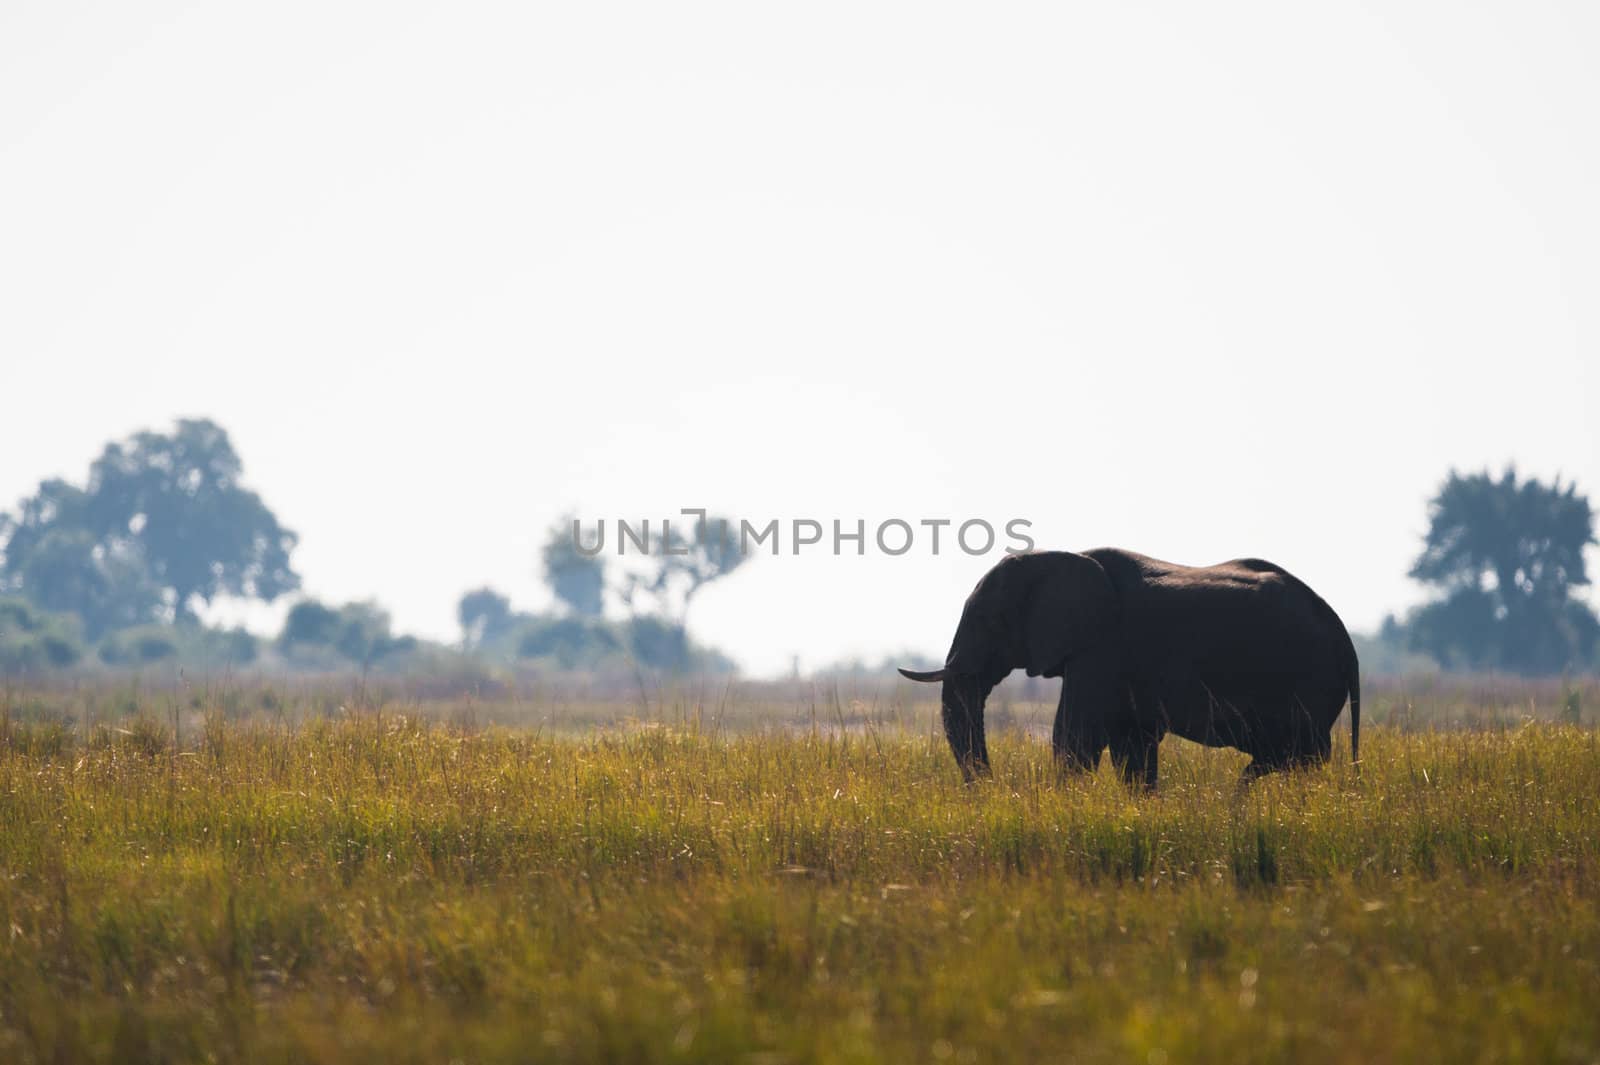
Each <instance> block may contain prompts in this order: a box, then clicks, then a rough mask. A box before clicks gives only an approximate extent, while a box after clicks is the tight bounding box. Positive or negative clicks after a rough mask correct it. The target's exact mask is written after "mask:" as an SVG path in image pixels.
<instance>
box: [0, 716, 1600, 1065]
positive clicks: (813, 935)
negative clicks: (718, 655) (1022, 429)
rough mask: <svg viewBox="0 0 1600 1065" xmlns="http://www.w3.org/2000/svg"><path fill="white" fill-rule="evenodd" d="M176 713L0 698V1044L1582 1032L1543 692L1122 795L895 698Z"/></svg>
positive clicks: (1373, 1039) (284, 1045) (317, 1052)
mask: <svg viewBox="0 0 1600 1065" xmlns="http://www.w3.org/2000/svg"><path fill="white" fill-rule="evenodd" d="M154 705H155V706H156V707H159V706H160V702H159V700H158V701H156V702H155V704H154ZM198 715H199V716H198V717H197V718H195V719H191V720H189V721H188V722H187V723H186V722H185V720H183V719H182V718H180V719H179V722H178V724H179V735H178V737H177V741H176V742H174V737H173V728H172V721H171V720H170V719H168V718H166V717H161V718H159V719H158V718H155V717H150V716H144V715H143V714H142V713H139V712H136V713H135V714H134V715H133V716H131V717H118V718H103V719H101V720H98V721H95V722H93V723H83V721H82V720H80V721H79V722H78V723H75V724H74V723H66V722H64V721H63V720H61V719H59V718H52V716H51V715H50V714H49V713H48V712H44V711H40V712H31V713H30V714H28V715H26V720H23V718H22V717H21V716H18V715H13V716H12V717H10V718H7V719H6V721H5V724H4V728H3V731H0V884H3V888H0V1060H6V1061H17V1062H35V1061H37V1062H50V1061H79V1060H85V1061H118V1062H136V1061H190V1060H216V1061H327V1062H334V1061H441V1062H442V1061H448V1060H461V1061H468V1062H478V1061H482V1062H490V1061H539V1060H553V1061H555V1060H573V1061H596V1060H600V1061H639V1060H685V1061H687V1060H704V1061H738V1060H750V1061H768V1062H776V1061H863V1062H866V1061H893V1062H899V1061H915V1060H935V1061H940V1060H949V1061H956V1062H972V1061H1020V1060H1027V1061H1033V1060H1067V1059H1075V1060H1078V1061H1083V1062H1091V1061H1102V1060H1103V1061H1138V1062H1151V1063H1160V1062H1168V1063H1172V1065H1176V1063H1180V1062H1184V1061H1212V1060H1215V1061H1224V1060H1226V1061H1240V1060H1243V1061H1253V1060H1293V1061H1371V1060H1432V1061H1474V1060H1484V1061H1488V1060H1496V1061H1500V1060H1533V1061H1567V1060H1570V1061H1581V1062H1588V1061H1594V1060H1596V1058H1597V1057H1600V1009H1597V1008H1596V1003H1600V891H1597V888H1600V735H1597V733H1596V732H1595V731H1593V730H1592V729H1590V728H1585V727H1583V726H1581V725H1562V724H1557V723H1553V722H1540V723H1532V722H1530V723H1527V724H1524V725H1520V726H1516V727H1509V728H1489V729H1476V730H1456V731H1406V730H1403V729H1401V728H1398V727H1376V728H1371V729H1368V730H1367V731H1366V734H1365V735H1364V736H1363V740H1362V749H1363V754H1364V755H1365V761H1364V765H1363V771H1362V773H1361V774H1360V776H1359V778H1358V777H1357V776H1356V775H1355V774H1354V773H1353V772H1352V771H1351V769H1350V767H1349V766H1348V765H1345V764H1343V762H1342V761H1336V763H1335V764H1334V765H1332V766H1330V767H1328V768H1327V769H1325V770H1323V771H1319V772H1315V773H1307V774H1300V775H1296V776H1290V777H1278V778H1270V779H1268V780H1265V781H1262V782H1261V783H1260V784H1258V785H1256V786H1255V787H1254V788H1252V789H1251V790H1250V791H1249V792H1247V793H1246V794H1245V795H1243V796H1242V797H1235V795H1234V791H1233V782H1234V777H1235V776H1236V774H1237V772H1238V770H1239V767H1240V765H1241V764H1242V762H1243V757H1242V756H1240V755H1237V754H1235V753H1233V752H1227V751H1208V750H1203V749H1200V748H1198V747H1195V746H1193V745H1190V744H1186V743H1184V742H1182V741H1176V740H1169V741H1168V742H1167V743H1166V744H1165V745H1164V746H1163V749H1162V758H1163V765H1162V781H1163V782H1162V788H1161V791H1160V793H1159V794H1158V795H1155V796H1153V797H1145V796H1140V795H1134V794H1131V793H1129V792H1127V791H1125V790H1123V789H1122V787H1121V786H1120V784H1119V783H1118V782H1117V781H1116V780H1115V779H1114V778H1113V776H1112V774H1111V773H1110V772H1109V770H1103V771H1102V772H1101V774H1099V775H1098V776H1095V777H1093V778H1088V779H1078V780H1071V781H1066V782H1063V781H1061V780H1060V779H1058V778H1057V776H1056V774H1055V772H1054V769H1053V767H1052V765H1051V764H1050V759H1049V753H1048V749H1047V748H1046V747H1045V746H1044V745H1043V744H1040V743H1038V742H1035V741H1032V740H1028V739H1025V738H1023V737H1021V736H1019V735H1011V736H1010V737H1000V738H998V739H997V741H996V742H995V744H994V754H995V762H996V776H995V779H994V780H993V781H990V782H987V783H984V784H981V785H979V786H975V787H963V786H962V785H961V784H960V783H959V780H958V777H957V774H956V772H955V769H954V766H953V764H952V762H951V759H950V756H949V753H948V751H947V750H946V749H945V748H944V747H943V744H942V741H939V740H937V739H936V738H935V737H933V736H932V735H931V734H929V733H928V731H926V729H925V726H926V724H927V719H926V715H925V713H923V712H922V711H918V712H916V713H908V714H907V715H906V720H907V721H910V722H915V723H916V724H915V725H907V727H905V728H896V727H892V726H890V725H886V724H883V723H881V722H879V723H878V724H873V723H871V722H870V721H869V722H867V723H866V724H865V725H864V726H863V727H861V728H859V729H853V728H846V729H839V728H832V729H829V728H825V727H822V725H820V724H819V726H818V727H816V728H814V729H813V728H809V727H800V728H797V729H791V730H787V731H770V732H765V733H755V734H730V733H727V732H725V731H720V730H712V729H709V728H705V727H702V728H700V729H698V730H697V729H696V728H694V727H689V726H685V725H679V726H668V725H646V726H637V727H631V728H621V729H614V730H611V731H606V732H600V733H591V734H588V735H583V736H574V735H570V734H563V735H559V736H558V735H556V734H554V733H553V732H551V731H549V730H545V731H542V732H541V731H537V730H533V729H510V728H502V727H491V728H482V727H478V726H477V725H476V724H475V722H477V721H478V720H479V719H480V718H481V717H482V716H490V717H491V718H492V717H493V715H492V714H490V715H483V714H481V713H478V712H473V713H468V712H466V711H465V710H463V711H462V712H460V713H451V714H443V715H440V716H441V718H442V720H441V721H438V722H427V721H423V720H421V719H419V718H417V717H416V716H414V715H407V714H402V713H399V712H396V711H395V710H393V709H386V708H381V707H380V708H377V709H370V710H365V711H362V712H359V713H345V714H336V715H335V716H333V717H332V718H323V717H317V716H310V717H305V718H303V719H299V718H297V719H296V720H295V722H294V723H289V721H288V720H287V719H285V720H284V721H274V720H272V719H271V718H270V717H265V718H264V717H262V716H260V715H254V716H251V717H247V718H246V719H244V720H229V719H227V718H226V716H225V715H224V714H223V713H222V712H221V711H220V710H219V709H215V708H207V707H204V706H202V707H201V708H200V709H199V711H198ZM699 720H702V721H703V719H699ZM452 721H453V722H454V724H451V723H450V722H452ZM823 723H824V724H825V723H826V722H825V715H824V722H823ZM1346 742H1347V741H1346ZM1344 750H1345V752H1347V748H1344Z"/></svg>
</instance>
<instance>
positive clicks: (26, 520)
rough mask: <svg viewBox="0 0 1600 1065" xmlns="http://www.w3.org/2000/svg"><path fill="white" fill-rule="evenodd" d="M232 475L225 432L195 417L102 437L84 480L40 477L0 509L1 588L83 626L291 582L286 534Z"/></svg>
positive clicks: (176, 613)
mask: <svg viewBox="0 0 1600 1065" xmlns="http://www.w3.org/2000/svg"><path fill="white" fill-rule="evenodd" d="M239 476H240V463H239V456H238V455H237V454H236V453H235V452H234V450H233V445H232V443H231V442H230V441H229V440H228V434H227V433H226V432H224V431H223V429H222V428H221V427H220V426H218V425H217V424H216V423H214V422H210V421H206V420H204V419H187V420H183V421H180V422H178V424H177V426H176V428H175V431H174V432H172V433H170V434H163V433H152V432H142V433H137V434H135V435H134V436H133V437H131V438H129V439H128V440H126V441H123V442H120V443H112V444H108V445H106V448H105V450H104V451H103V452H101V454H100V457H99V458H98V459H96V460H95V462H94V464H93V466H91V467H90V470H89V482H88V485H87V486H86V487H84V488H79V487H77V486H75V485H72V484H68V483H67V482H66V481H62V480H48V481H45V482H43V483H42V484H40V485H39V490H38V492H36V493H35V494H34V495H33V496H32V497H30V498H28V499H25V500H23V503H22V508H21V513H20V514H19V516H18V517H16V518H9V517H6V518H0V540H3V541H4V558H3V560H0V591H7V592H15V593H20V594H21V595H23V596H25V597H26V598H28V599H29V600H30V601H32V602H34V603H36V604H38V605H40V606H42V607H45V608H47V609H50V610H65V611H71V612H72V613H75V614H77V615H78V616H79V617H80V618H82V619H83V622H84V627H85V629H86V630H87V631H88V633H89V635H90V636H91V637H93V636H96V635H98V634H99V633H101V632H105V631H108V630H110V629H116V628H124V627H127V626H129V625H136V624H141V623H145V622H150V621H155V620H158V619H159V617H160V616H162V615H165V614H167V613H168V612H169V611H170V614H171V616H172V618H173V619H174V620H177V621H191V620H193V619H194V609H195V606H196V604H197V603H203V602H210V601H211V600H212V599H213V598H215V597H216V596H218V595H239V596H248V597H251V598H257V599H263V600H268V601H270V600H272V599H275V598H277V597H278V596H279V595H282V594H283V593H285V592H290V591H293V590H294V589H295V588H297V587H299V584H300V578H299V577H298V576H297V575H296V574H295V572H294V570H293V569H292V568H291V567H290V565H289V553H290V552H291V551H292V550H293V549H294V545H295V535H294V533H292V532H289V531H288V530H287V529H284V528H283V527H282V526H281V525H279V524H278V520H277V518H276V517H274V516H273V514H272V511H271V510H269V509H267V506H266V504H264V503H263V502H262V501H261V497H260V496H258V495H256V494H255V493H254V492H252V491H249V490H248V489H246V488H244V487H243V486H242V485H241V484H240V483H239Z"/></svg>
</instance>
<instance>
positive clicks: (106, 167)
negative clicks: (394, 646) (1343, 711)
mask: <svg viewBox="0 0 1600 1065" xmlns="http://www.w3.org/2000/svg"><path fill="white" fill-rule="evenodd" d="M1596 54H1600V5H1595V4H1592V3H1537V2H1530V3H1520V4H1514V5H1513V4H1481V3H1462V2H1452V3H1406V2H1393V0H1386V2H1383V3H1372V4H1356V3H1338V4H1281V3H1270V2H1266V3H1252V4H1237V3H1214V4H1205V5H1195V4H1185V3H1171V4H1148V3H1127V4H1055V3H1050V4H987V5H981V6H975V5H949V4H930V3H914V4H911V3H908V4H863V3H848V4H830V3H808V4H805V5H754V4H747V3H728V4H695V3H689V4H673V5H665V4H617V3H601V4H560V5H557V4H524V3H505V4H476V3H467V2H452V3H448V4H444V3H439V4H408V3H398V2H393V0H390V2H385V3H350V2H337V0H318V2H316V3H295V2H283V3H277V4H271V5H247V4H230V3H221V4H219V3H205V4H199V3H194V4H183V3H170V2H162V0H146V2H142V3H139V4H126V3H84V2H76V3H75V2H71V0H49V2H34V0H9V2H8V3H6V4H4V5H3V6H0V360H3V373H0V390H3V392H0V395H3V396H4V399H3V400H0V412H3V417H0V508H4V507H9V506H14V504H15V502H16V501H17V500H19V499H20V498H21V497H23V496H24V495H26V494H28V493H29V492H31V491H32V490H33V489H34V487H35V486H36V485H37V483H38V482H39V480H41V479H42V478H45V477H51V476H65V477H68V478H70V479H74V480H82V479H83V477H84V476H85V473H86V471H87V467H88V464H89V462H90V461H91V460H92V459H93V457H94V456H95V455H96V454H97V453H98V452H99V451H100V449H101V448H102V447H103V446H104V445H105V443H106V442H107V441H108V440H111V439H115V438H119V437H122V436H124V435H126V434H128V433H130V432H133V431H136V430H139V429H144V428H156V429H161V428H165V427H169V426H170V425H171V423H172V421H173V420H174V419H175V418H178V417H185V416H204V417H210V418H213V419H215V420H216V421H218V422H219V423H221V424H222V425H223V426H224V427H225V428H227V429H228V431H229V432H230V434H231V436H232V438H233V441H234V444H235V446H236V448H237V449H238V451H239V453H240V455H241V457H242V459H243V462H244V469H245V479H246V481H247V483H248V484H249V485H250V486H251V487H252V488H254V489H255V490H257V491H259V492H260V493H261V495H262V496H263V498H264V499H265V500H266V502H267V503H268V505H269V506H271V507H272V508H273V509H274V510H275V512H276V513H277V514H278V516H279V517H280V519H281V520H282V521H283V522H284V523H285V524H286V525H287V526H288V527H290V528H292V529H294V530H295V531H296V532H297V533H298V534H299V536H300V546H299V548H298V549H297V551H296V553H295V556H294V559H295V564H296V566H297V568H298V569H299V571H300V572H301V574H302V575H303V578H304V584H305V590H306V592H307V593H309V594H312V595H315V596H317V597H319V598H322V599H326V600H331V601H345V600H349V599H368V598H371V599H376V600H378V601H379V602H381V603H382V604H384V605H385V606H386V607H387V608H389V609H390V611H391V612H392V613H393V615H394V618H395V621H396V623H397V625H398V627H400V628H402V629H404V630H406V631H411V632H417V633H421V634H425V635H431V636H435V637H440V638H450V637H453V636H455V635H456V634H457V630H456V624H455V604H456V602H457V600H458V599H459V597H460V595H461V594H462V592H464V591H466V590H467V589H469V588H473V587H477V586H480V585H484V584H489V585H493V586H494V587H497V588H499V589H501V590H502V591H504V592H505V593H506V594H508V595H510V596H511V598H512V600H513V602H514V603H515V604H516V605H517V606H519V607H522V608H525V609H541V608H544V607H546V606H548V605H549V596H548V593H547V592H546V591H545V589H544V586H543V582H542V579H541V577H540V574H539V571H538V566H537V561H536V555H537V549H538V546H539V544H540V543H541V542H542V540H543V537H544V534H545V530H546V529H547V528H548V527H549V526H550V525H551V523H552V522H554V521H556V520H557V519H558V518H559V517H560V516H561V515H563V514H565V513H568V512H576V513H578V514H579V515H581V516H582V517H584V518H585V519H586V520H590V521H593V520H595V519H598V518H605V519H607V520H608V522H612V523H614V522H615V521H616V520H617V519H627V520H629V521H630V522H634V523H637V522H639V521H640V520H643V519H645V518H650V519H653V520H654V521H656V522H659V520H660V519H661V518H665V517H673V516H676V515H677V514H678V512H679V511H680V510H681V509H683V508H692V507H708V508H710V509H711V510H713V511H716V512H719V513H728V514H734V515H738V516H743V517H746V518H749V519H753V520H755V521H757V522H760V523H764V522H766V521H768V520H772V519H778V520H780V521H782V522H789V521H792V520H793V519H795V518H812V519H816V520H820V521H822V522H824V524H825V525H830V524H831V522H832V521H833V520H835V519H837V520H840V521H843V522H844V523H845V525H846V527H847V529H848V528H853V526H854V523H855V522H856V521H857V520H862V521H865V522H866V523H867V528H868V530H869V536H870V531H871V530H872V529H873V528H875V527H876V525H877V524H878V523H879V522H881V521H884V520H887V519H890V518H900V519H902V520H906V521H909V522H911V523H912V524H913V525H915V524H916V523H917V522H918V521H920V520H922V519H938V518H948V519H952V520H954V521H956V522H960V521H963V520H968V519H973V518H981V519H984V520H987V521H989V522H991V523H992V524H994V525H996V526H1000V525H1003V524H1004V522H1006V521H1008V520H1011V519H1013V518H1021V519H1025V520H1027V521H1029V522H1031V523H1032V525H1031V533H1032V536H1033V538H1034V539H1035V541H1036V543H1037V546H1039V547H1041V548H1065V549H1086V548H1089V547H1095V546H1102V545H1115V546H1121V547H1127V548H1132V549H1134V550H1139V551H1143V552H1145V553H1147V554H1152V555H1156V556H1159V557H1163V558H1168V559H1171V560H1173V561H1178V562H1188V563H1206V562H1215V561H1220V560H1223V559H1227V558H1233V557H1240V556H1262V557H1266V558H1269V559H1272V560H1273V561H1276V562H1278V563H1280V564H1282V565H1284V566H1286V567H1287V568H1288V569H1290V570H1291V571H1293V572H1294V573H1296V574H1297V575H1298V576H1300V577H1302V578H1303V579H1305V580H1306V581H1307V582H1309V583H1310V584H1311V585H1312V586H1313V587H1314V588H1316V589H1317V590H1318V591H1320V592H1321V593H1322V594H1323V595H1324V597H1325V598H1326V599H1328V601H1329V602H1330V603H1332V604H1333V606H1334V607H1335V608H1336V609H1337V610H1338V611H1339V612H1340V613H1341V615H1342V616H1343V617H1344V618H1345V620H1346V622H1347V623H1348V624H1349V625H1350V626H1351V627H1352V628H1354V629H1370V628H1372V627H1374V626H1376V625H1377V624H1378V623H1379V622H1380V620H1381V619H1382V617H1383V616H1384V614H1385V613H1386V612H1389V611H1395V610H1403V609H1405V608H1406V607H1408V606H1410V605H1413V604H1415V603H1417V602H1419V601H1421V599H1422V598H1423V597H1424V595H1425V590H1423V589H1421V588H1419V587H1418V586H1416V585H1415V584H1413V583H1412V582H1411V581H1409V580H1408V579H1407V577H1406V571H1407V569H1408V567H1409V565H1410V562H1411V560H1412V558H1413V557H1414V556H1415V554H1416V552H1417V550H1418V547H1419V541H1420V537H1421V534H1422V533H1423V531H1424V530H1425V528H1426V524H1427V513H1426V504H1427V500H1428V498H1429V497H1430V495H1431V494H1432V493H1433V492H1434V490H1435V489H1436V488H1437V486H1438V484H1439V482H1440V481H1441V480H1442V479H1443V478H1444V477H1445V475H1446V474H1447V473H1448V472H1449V470H1450V469H1452V468H1458V469H1462V470H1474V469H1479V468H1483V467H1485V466H1489V467H1493V468H1495V469H1498V468H1499V467H1501V466H1502V465H1503V464H1505V463H1507V462H1515V463H1516V464H1517V467H1518V469H1519V470H1521V471H1522V472H1523V473H1525V474H1529V475H1535V476H1539V477H1542V478H1549V477H1551V476H1554V475H1557V474H1560V475H1561V476H1563V477H1564V478H1567V479H1573V480H1576V482H1577V484H1578V486H1579V488H1580V490H1584V491H1587V492H1588V493H1589V494H1590V495H1591V496H1597V497H1600V430H1597V429H1596V417H1595V412H1596V410H1597V401H1600V369H1597V364H1600V299H1597V296H1600V196H1597V195H1596V193H1595V190H1596V189H1600V66H1597V65H1596V64H1595V63H1594V62H1593V57H1594V56H1595V55H1596ZM1002 543H1003V539H1002ZM785 551H786V553H785V554H784V555H782V556H780V557H776V558H774V557H761V558H757V559H755V560H754V561H752V562H751V563H749V564H748V565H747V566H745V567H744V568H742V569H741V570H739V571H738V572H737V573H735V574H733V575H732V576H730V577H728V578H727V579H726V580H724V581H722V582H719V583H716V584H713V585H710V586H708V587H707V588H706V590H705V591H704V592H702V593H701V595H700V596H699V597H698V598H697V600H696V601H695V604H694V607H693V611H692V613H691V615H690V618H689V621H690V627H691V629H692V630H693V631H694V632H695V634H696V635H697V636H698V637H699V638H701V639H703V640H705V641H707V642H709V643H712V644H714V645H717V646H719V647H721V648H723V649H725V650H726V651H727V652H728V653H730V654H731V655H732V656H733V657H734V658H735V659H736V660H737V661H738V662H740V664H741V665H742V667H743V668H744V669H745V670H746V671H747V672H748V673H750V674H752V675H758V676H759V675H770V674H776V673H781V672H785V671H787V670H788V669H789V668H790V666H791V663H792V662H794V661H795V659H796V658H798V661H799V663H800V665H801V668H803V669H807V668H811V667H815V666H818V665H822V664H824V663H827V662H830V661H833V660H836V659H839V658H843V657H846V656H851V655H863V656H866V657H868V658H872V659H876V658H878V657H881V656H883V655H885V654H891V653H895V652H898V651H902V650H910V651H915V652H917V653H920V654H923V655H926V656H930V657H935V658H937V657H941V656H942V655H943V652H944V650H945V648H946V647H947V646H948V644H949V639H950V635H951V633H952V631H953V629H954V626H955V622H956V619H957V617H958V615H959V611H960V605H961V601H962V599H963V597H964V596H965V595H966V594H967V592H968V591H969V590H970V588H971V586H972V585H973V584H974V583H975V582H976V580H977V579H978V577H979V576H981V574H982V573H983V571H984V570H985V569H986V568H987V567H988V566H989V565H990V564H992V562H994V561H996V560H997V559H998V558H999V555H998V553H995V554H991V555H988V556H986V557H973V556H969V555H966V554H964V553H962V552H960V551H950V550H948V546H947V545H946V546H945V549H943V550H941V552H940V554H938V555H934V554H932V553H931V551H930V550H928V549H927V544H926V542H925V541H919V543H918V544H917V545H916V546H915V547H914V548H913V550H911V551H909V552H907V553H906V554H904V555H901V556H899V557H885V556H884V555H882V554H881V553H879V552H877V551H876V550H874V549H872V548H871V547H870V545H869V551H868V554H867V555H865V556H861V557H858V556H855V555H849V554H847V555H844V556H840V557H835V556H834V555H833V554H832V552H831V550H830V549H818V550H815V551H813V552H811V553H802V554H801V555H799V556H795V555H792V554H788V553H787V544H785ZM1595 565H1596V563H1595V561H1594V556H1593V555H1591V567H1594V566H1595ZM281 609H282V607H281V605H280V607H279V610H280V612H281ZM249 617H250V618H251V620H252V624H255V625H257V626H258V627H261V628H262V629H263V630H264V631H265V630H268V629H270V628H271V625H272V623H273V617H272V616H271V615H270V614H264V613H261V612H255V613H251V614H250V615H249Z"/></svg>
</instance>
